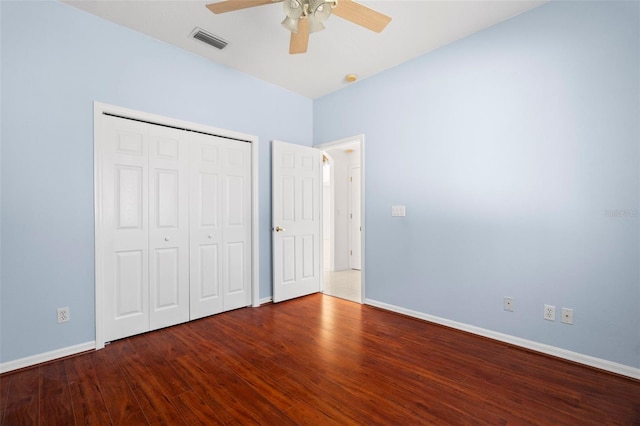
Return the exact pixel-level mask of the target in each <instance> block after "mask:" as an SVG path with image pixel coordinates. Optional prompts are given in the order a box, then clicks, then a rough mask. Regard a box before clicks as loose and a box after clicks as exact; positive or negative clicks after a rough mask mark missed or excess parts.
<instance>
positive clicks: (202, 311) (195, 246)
mask: <svg viewBox="0 0 640 426" xmlns="http://www.w3.org/2000/svg"><path fill="white" fill-rule="evenodd" d="M189 160H190V165H189V177H190V179H189V182H190V204H189V206H190V213H189V215H190V223H189V228H190V232H189V238H190V243H189V244H190V247H191V259H190V271H191V282H190V289H191V290H190V300H191V312H190V318H191V319H192V320H193V319H197V318H202V317H204V316H207V315H212V314H216V313H219V312H222V308H223V300H222V291H221V290H222V268H221V260H222V250H221V248H220V247H221V244H222V227H221V226H220V222H221V212H222V206H221V202H222V200H221V191H220V185H221V173H222V167H221V163H220V142H219V141H218V140H217V138H214V137H211V136H207V135H202V134H197V133H194V134H191V138H190V141H189Z"/></svg>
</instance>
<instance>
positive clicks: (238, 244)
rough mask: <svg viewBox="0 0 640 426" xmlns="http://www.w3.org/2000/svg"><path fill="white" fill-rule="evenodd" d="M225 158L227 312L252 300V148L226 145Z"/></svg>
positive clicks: (224, 230)
mask: <svg viewBox="0 0 640 426" xmlns="http://www.w3.org/2000/svg"><path fill="white" fill-rule="evenodd" d="M223 146H224V149H223V150H222V158H223V176H224V180H223V185H222V193H223V199H224V202H223V206H224V207H223V232H222V234H223V245H224V248H225V249H224V260H223V262H224V263H223V264H224V269H223V291H224V310H225V311H227V310H230V309H237V308H241V307H244V306H248V305H249V304H250V298H251V262H250V258H251V223H250V218H251V210H250V206H251V146H250V144H248V143H245V142H239V141H225V143H224V145H223Z"/></svg>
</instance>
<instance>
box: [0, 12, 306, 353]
mask: <svg viewBox="0 0 640 426" xmlns="http://www.w3.org/2000/svg"><path fill="white" fill-rule="evenodd" d="M0 7H1V8H2V14H1V16H2V21H1V23H2V25H1V31H2V35H1V40H2V51H1V53H2V68H1V76H2V77H1V78H2V80H1V88H2V95H1V96H2V98H1V102H2V116H1V120H2V124H3V126H2V177H1V179H2V180H1V182H2V193H1V194H2V200H1V202H2V224H1V226H2V230H3V232H2V235H1V237H2V238H1V239H2V241H1V243H2V266H1V267H2V269H1V271H2V286H1V294H0V298H1V313H2V317H1V327H2V328H1V330H0V331H1V344H2V352H1V353H0V361H1V362H7V361H11V360H15V359H19V358H22V357H26V356H29V355H34V354H39V353H43V352H47V351H51V350H55V349H59V348H64V347H67V346H71V345H75V344H80V343H84V342H87V341H92V340H93V339H94V338H95V331H94V259H93V255H94V252H93V245H94V226H93V223H94V219H93V217H94V212H93V101H100V102H105V103H109V104H115V105H120V106H123V107H127V108H133V109H137V110H141V111H146V112H150V113H154V114H160V115H164V116H169V117H175V118H179V119H184V120H189V121H193V122H198V123H203V124H208V125H212V126H215V127H219V128H224V129H230V130H235V131H239V132H243V133H248V134H252V135H256V136H258V137H259V140H260V153H259V157H260V158H259V174H260V175H259V180H260V188H259V191H260V229H261V233H260V284H261V286H260V297H262V298H264V297H268V296H270V295H271V266H270V265H271V240H270V238H271V232H270V231H269V229H270V226H271V219H270V214H271V213H270V212H271V196H270V176H271V171H270V141H271V140H273V139H279V140H285V141H290V142H296V143H301V144H305V145H310V144H311V142H312V101H311V100H309V99H307V98H304V97H302V96H299V95H296V94H293V93H292V92H289V91H286V90H283V89H281V88H279V87H276V86H273V85H270V84H267V83H264V82H262V81H259V80H257V79H254V78H252V77H249V76H246V75H244V74H241V73H238V72H236V71H233V70H231V69H228V68H226V67H223V66H219V65H216V64H213V63H211V62H209V61H206V60H204V59H202V58H200V57H196V56H194V55H192V54H190V53H187V52H184V51H181V50H179V49H177V48H174V47H172V46H169V45H167V44H164V43H162V42H158V41H155V40H153V39H150V38H148V37H146V36H144V35H141V34H138V33H135V32H133V31H130V30H127V29H125V28H123V27H120V26H118V25H115V24H112V23H109V22H106V21H104V20H102V19H99V18H97V17H94V16H93V15H90V14H87V13H85V12H82V11H79V10H77V9H75V8H73V7H70V6H68V5H65V4H62V3H57V2H24V1H22V2H11V1H1V2H0ZM292 116H295V117H297V119H296V120H293V121H292V120H290V119H288V117H292ZM285 117H286V119H285ZM61 306H69V308H70V309H71V318H72V320H71V322H69V323H66V324H63V325H59V324H57V323H56V321H55V318H56V308H57V307H61Z"/></svg>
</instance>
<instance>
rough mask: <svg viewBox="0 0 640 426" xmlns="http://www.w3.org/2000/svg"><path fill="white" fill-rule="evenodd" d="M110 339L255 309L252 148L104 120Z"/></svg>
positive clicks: (106, 324) (105, 258) (135, 123)
mask: <svg viewBox="0 0 640 426" xmlns="http://www.w3.org/2000/svg"><path fill="white" fill-rule="evenodd" d="M104 136H105V137H104V142H103V144H102V146H101V150H100V155H101V160H100V161H101V164H102V167H101V169H102V176H101V177H100V181H101V190H102V200H101V208H100V214H101V216H102V221H101V222H102V228H103V232H104V234H105V235H104V236H105V238H102V240H103V241H104V247H103V250H102V252H103V253H104V256H103V259H102V260H101V261H102V271H103V277H104V290H105V291H104V292H103V299H102V302H103V304H102V305H103V312H104V316H103V319H104V322H103V329H104V334H105V341H111V340H115V339H119V338H122V337H126V336H131V335H134V334H138V333H143V332H146V331H149V330H155V329H158V328H162V327H167V326H170V325H174V324H179V323H181V322H185V321H189V320H190V319H195V318H200V317H203V316H206V315H211V314H215V313H219V312H222V311H224V310H229V309H235V308H239V307H243V306H247V305H249V304H250V283H251V260H250V256H251V226H250V225H251V224H250V222H251V220H250V215H251V213H250V209H251V188H250V182H251V179H250V173H251V166H250V158H251V157H250V145H249V144H248V143H244V142H240V141H232V140H226V139H223V138H218V137H215V136H210V135H202V134H198V133H193V132H187V131H182V130H177V129H172V128H168V127H163V126H158V125H152V124H147V123H141V122H138V121H134V120H127V119H121V118H115V117H105V135H104Z"/></svg>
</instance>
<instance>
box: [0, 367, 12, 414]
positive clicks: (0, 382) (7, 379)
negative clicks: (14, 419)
mask: <svg viewBox="0 0 640 426" xmlns="http://www.w3.org/2000/svg"><path fill="white" fill-rule="evenodd" d="M12 377H13V375H5V376H3V375H0V426H2V425H3V424H4V413H6V412H7V400H8V399H9V387H10V386H11V378H12Z"/></svg>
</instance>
